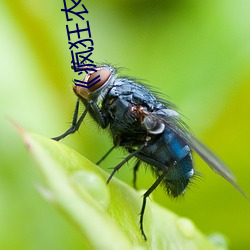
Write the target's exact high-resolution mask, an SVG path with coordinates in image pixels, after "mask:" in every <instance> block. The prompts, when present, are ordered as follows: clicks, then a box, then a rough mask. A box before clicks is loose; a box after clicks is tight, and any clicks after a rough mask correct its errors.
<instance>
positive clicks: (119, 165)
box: [107, 143, 147, 184]
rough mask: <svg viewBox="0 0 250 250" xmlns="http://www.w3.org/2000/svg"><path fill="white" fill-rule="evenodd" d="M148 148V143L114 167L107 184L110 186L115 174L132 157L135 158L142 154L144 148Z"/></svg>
mask: <svg viewBox="0 0 250 250" xmlns="http://www.w3.org/2000/svg"><path fill="white" fill-rule="evenodd" d="M146 146H147V143H144V144H143V145H141V146H140V147H139V148H138V149H137V150H134V151H133V152H132V153H130V154H129V155H128V156H127V157H126V158H125V159H124V160H123V161H122V162H120V163H119V164H118V165H117V166H116V167H114V169H113V171H112V173H111V174H110V176H109V178H108V180H107V184H109V182H110V181H111V179H112V177H113V176H114V174H115V173H116V172H117V171H118V170H119V169H120V168H121V167H122V166H123V165H124V164H125V163H126V162H128V161H129V160H130V159H131V158H132V157H134V156H135V155H136V154H137V153H138V152H140V151H141V150H142V149H143V148H144V147H146Z"/></svg>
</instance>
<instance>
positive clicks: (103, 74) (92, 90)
mask: <svg viewBox="0 0 250 250" xmlns="http://www.w3.org/2000/svg"><path fill="white" fill-rule="evenodd" d="M78 69H82V71H85V72H87V74H86V76H85V77H84V78H83V80H82V82H84V83H86V86H89V87H86V86H84V85H81V84H75V86H74V87H73V91H74V92H75V94H76V95H77V96H78V97H79V98H80V99H81V100H82V101H83V102H85V103H86V102H88V101H89V100H96V101H97V102H98V101H99V99H103V98H104V96H105V94H106V91H107V87H108V86H110V85H111V84H112V83H113V82H114V81H115V79H116V77H117V76H116V72H115V69H114V68H113V67H111V66H109V65H102V66H98V67H95V68H91V67H88V66H84V65H83V67H82V68H78ZM105 90H106V91H105Z"/></svg>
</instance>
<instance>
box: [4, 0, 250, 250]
mask: <svg viewBox="0 0 250 250" xmlns="http://www.w3.org/2000/svg"><path fill="white" fill-rule="evenodd" d="M82 2H83V3H84V4H85V6H86V8H87V9H88V11H89V13H88V14H87V15H86V16H85V17H86V19H87V20H89V23H90V28H91V32H92V38H93V40H94V51H93V56H92V59H93V60H95V61H96V62H102V61H106V62H109V63H112V64H114V65H117V66H122V67H125V68H126V70H124V71H123V72H124V74H125V75H130V76H136V77H138V78H140V79H145V80H146V82H147V83H150V84H151V85H153V86H154V87H155V88H156V89H157V90H160V91H161V92H162V93H164V94H165V95H166V96H168V98H169V99H170V100H171V101H172V102H174V103H175V104H176V105H177V106H178V107H179V109H180V111H181V113H182V114H184V115H185V118H184V120H185V121H186V122H187V123H188V125H189V126H190V127H191V128H192V131H193V132H194V133H195V134H196V136H197V137H199V138H200V139H201V140H202V141H204V142H205V143H206V144H207V145H208V146H209V147H210V148H211V149H212V150H213V151H214V152H216V154H218V155H219V156H220V157H221V158H222V159H223V160H224V161H225V162H226V163H227V164H228V166H230V168H231V169H232V171H233V172H234V173H235V175H236V176H237V179H238V183H239V185H240V186H241V187H242V188H243V189H244V190H245V192H246V193H247V194H248V195H249V196H250V185H249V179H250V176H249V175H250V172H249V168H250V162H249V153H250V146H249V141H250V129H249V128H250V126H249V122H250V116H249V115H250V111H249V110H250V16H249V13H250V1H248V0H238V1H233V0H220V1H217V0H210V1H194V0H186V1H184V0H178V1H170V0H162V1H160V0H157V1H146V0H136V1H132V0H120V1H114V0H113V1H112V0H107V1H101V0H95V1H90V0H85V1H82ZM0 7H1V8H0V30H1V35H0V36H1V39H0V72H1V73H0V98H1V99H0V249H18V250H20V249H25V250H27V249H61V250H64V249H65V250H66V249H80V248H81V244H82V238H81V236H80V234H79V233H78V232H77V231H76V230H75V229H74V228H73V227H72V226H71V225H70V224H69V223H68V222H67V221H66V220H65V219H64V218H63V217H62V216H61V215H60V214H59V213H58V212H57V211H56V210H55V209H54V208H53V207H52V206H51V205H50V204H47V202H46V201H44V200H43V199H42V197H41V196H40V195H39V194H38V192H37V191H36V189H35V184H36V183H38V182H39V173H38V172H37V171H36V168H34V163H33V162H32V160H31V159H30V156H29V155H28V153H27V151H26V149H25V147H24V145H23V143H22V141H21V139H20V137H19V135H18V134H17V132H16V131H15V129H14V128H13V126H12V125H11V124H10V122H9V121H8V117H10V118H12V119H13V120H15V121H16V122H17V123H18V124H20V125H21V126H22V127H24V128H25V129H27V130H29V131H33V132H36V133H39V134H42V135H45V136H47V137H52V136H56V135H59V134H60V133H62V132H64V131H65V130H66V129H67V128H68V127H69V124H70V121H71V118H72V114H73V109H74V105H75V100H76V98H75V96H74V95H73V93H72V91H71V88H72V79H73V78H74V77H75V76H74V74H73V72H72V71H71V69H70V61H71V57H70V50H69V49H68V44H67V42H68V41H67V34H66V28H65V25H66V24H67V22H66V17H65V14H64V13H63V12H61V8H63V1H62V0H61V1H48V0H43V1H41V0H37V1H35V2H34V1H29V0H26V1H3V0H1V1H0ZM76 22H78V23H79V25H80V23H81V21H80V20H77V21H76ZM63 143H65V144H67V145H69V146H71V147H73V148H75V149H77V150H78V151H79V152H81V153H82V154H83V155H85V156H86V157H88V158H89V159H90V160H92V161H94V162H96V161H97V160H98V159H99V158H100V157H101V156H103V154H104V153H105V152H106V151H107V150H108V149H109V148H110V146H111V145H112V142H111V140H110V138H109V137H108V136H107V134H106V133H105V132H103V131H100V130H98V129H97V127H96V125H95V124H94V123H93V121H91V119H89V118H88V119H87V120H86V121H85V122H84V124H83V125H82V127H81V129H80V131H79V133H76V134H74V135H72V136H70V137H68V138H66V139H65V140H64V141H63ZM123 157H124V153H123V152H122V151H119V150H117V151H115V152H113V153H112V155H111V156H110V157H109V158H108V159H107V160H105V162H103V163H102V167H103V168H105V169H107V171H110V170H109V169H108V168H109V167H113V166H115V164H117V163H119V161H120V160H121V159H122V158H123ZM195 160H196V166H197V170H198V171H199V172H202V177H201V178H198V179H197V180H195V181H194V184H193V185H192V187H191V188H190V190H188V191H187V192H186V194H185V196H184V197H183V198H181V199H178V200H177V201H174V200H172V199H170V198H169V197H167V196H166V194H165V193H164V191H163V190H162V189H161V188H158V190H157V191H156V192H155V193H154V195H153V199H155V200H156V201H157V202H158V203H160V204H162V205H163V206H165V207H167V208H169V209H171V210H173V211H175V212H176V213H177V214H179V215H181V216H184V217H189V218H190V219H192V220H193V221H194V223H195V224H196V225H197V227H198V228H200V229H201V230H202V231H203V232H204V233H206V234H210V233H214V232H220V233H222V234H224V235H225V236H226V237H227V239H228V240H229V244H230V249H241V250H242V249H250V239H249V232H250V202H249V201H247V200H246V199H245V198H244V197H243V196H241V195H240V193H238V192H237V191H236V190H235V189H234V188H233V187H232V186H231V185H230V184H228V183H227V182H226V181H224V180H223V179H222V178H221V177H219V176H218V175H216V174H214V173H213V172H212V171H211V170H210V169H209V168H208V167H207V166H206V165H205V164H204V163H203V162H202V161H201V160H200V159H198V158H197V157H196V158H195ZM132 167H133V165H132V164H131V163H130V164H128V165H127V166H125V167H124V168H123V169H121V170H120V171H119V173H118V175H117V177H118V178H120V179H122V180H124V181H125V182H127V183H129V184H130V185H131V183H132ZM55 178H56V176H55ZM153 180H154V179H153V177H152V176H151V173H150V171H149V170H147V171H145V169H144V168H142V169H141V170H140V172H139V181H138V185H139V187H140V188H144V189H146V188H147V187H149V185H150V184H151V183H152V182H153ZM69 202H70V201H69ZM97 237H98V235H97Z"/></svg>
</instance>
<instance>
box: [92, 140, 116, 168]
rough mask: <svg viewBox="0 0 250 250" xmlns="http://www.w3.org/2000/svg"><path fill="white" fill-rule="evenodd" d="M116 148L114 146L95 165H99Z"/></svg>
mask: <svg viewBox="0 0 250 250" xmlns="http://www.w3.org/2000/svg"><path fill="white" fill-rule="evenodd" d="M115 147H116V146H115V145H114V146H113V147H112V148H111V149H110V150H109V151H108V152H107V153H106V154H105V155H104V156H103V157H102V158H101V159H100V160H99V161H98V162H97V163H96V165H99V164H100V163H101V162H102V161H103V160H104V159H105V158H106V157H107V156H108V155H109V154H110V153H111V152H112V151H113V149H114V148H115Z"/></svg>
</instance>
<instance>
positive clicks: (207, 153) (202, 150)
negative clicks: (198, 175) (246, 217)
mask: <svg viewBox="0 0 250 250" xmlns="http://www.w3.org/2000/svg"><path fill="white" fill-rule="evenodd" d="M167 113H169V112H168V111H167ZM151 115H152V116H153V117H154V118H155V119H158V121H159V122H162V123H164V124H165V126H166V127H169V128H170V129H171V130H173V131H174V132H175V133H176V134H177V135H178V136H179V137H180V138H181V139H182V140H184V141H185V142H186V143H187V144H188V145H189V146H190V148H192V149H193V150H194V151H195V152H196V153H197V154H198V155H199V156H200V157H201V158H202V159H203V160H204V161H205V162H206V163H207V164H208V165H209V167H210V168H211V169H212V170H214V171H215V172H216V173H218V174H219V175H221V176H222V177H223V178H224V179H226V180H227V181H228V182H229V183H231V184H232V185H233V186H234V187H235V188H236V189H237V190H238V191H239V192H240V193H241V194H242V195H243V196H245V197H246V198H247V199H248V197H247V195H246V194H245V193H244V192H243V190H242V189H241V188H240V187H239V186H238V185H237V183H236V178H235V176H234V175H233V173H232V172H231V171H230V170H229V168H228V167H227V166H226V165H225V164H224V163H223V162H222V161H221V160H220V159H219V158H218V157H217V156H216V155H215V154H214V153H213V152H212V151H211V150H210V149H208V148H207V147H206V146H205V145H204V144H203V143H202V142H200V141H199V140H198V139H197V138H195V137H194V136H193V135H192V134H191V133H190V132H189V131H188V129H187V128H186V126H185V124H184V123H182V121H181V120H180V117H178V116H171V115H163V114H162V113H161V114H156V113H154V114H151Z"/></svg>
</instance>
